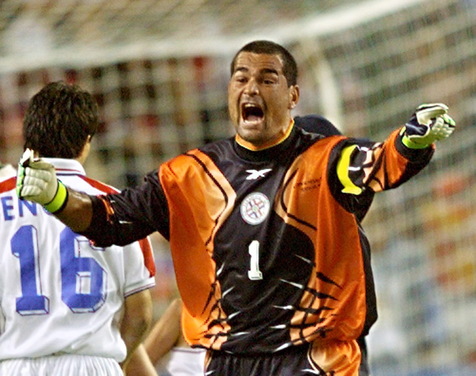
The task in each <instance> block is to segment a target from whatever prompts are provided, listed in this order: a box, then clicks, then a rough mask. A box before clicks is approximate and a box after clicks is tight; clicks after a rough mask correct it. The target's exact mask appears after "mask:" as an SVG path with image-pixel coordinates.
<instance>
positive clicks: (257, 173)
mask: <svg viewBox="0 0 476 376" xmlns="http://www.w3.org/2000/svg"><path fill="white" fill-rule="evenodd" d="M270 171H271V169H270V168H265V169H263V170H246V172H247V173H248V174H249V175H248V176H247V177H246V180H256V179H258V178H264V176H265V175H266V174H267V173H268V172H270Z"/></svg>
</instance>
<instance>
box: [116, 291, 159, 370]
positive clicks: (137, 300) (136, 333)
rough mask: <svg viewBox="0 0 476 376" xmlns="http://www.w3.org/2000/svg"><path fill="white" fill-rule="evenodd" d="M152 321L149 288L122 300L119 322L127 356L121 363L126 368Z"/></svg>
mask: <svg viewBox="0 0 476 376" xmlns="http://www.w3.org/2000/svg"><path fill="white" fill-rule="evenodd" d="M151 323H152V297H151V294H150V290H149V289H146V290H142V291H140V292H137V293H135V294H132V295H129V296H128V297H127V298H126V299H125V302H124V315H123V318H122V322H121V337H122V339H123V340H124V342H125V343H126V347H127V357H126V359H125V360H124V362H123V363H122V364H121V366H122V368H123V369H126V368H127V365H128V362H129V359H130V358H131V356H132V354H133V353H134V352H135V350H136V349H137V347H138V346H139V345H140V344H141V342H142V341H143V339H144V338H145V335H146V333H147V330H148V329H149V327H150V325H151Z"/></svg>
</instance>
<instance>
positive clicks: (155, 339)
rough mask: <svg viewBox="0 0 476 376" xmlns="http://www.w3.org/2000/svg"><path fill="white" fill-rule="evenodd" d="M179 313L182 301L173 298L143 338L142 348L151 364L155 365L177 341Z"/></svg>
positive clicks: (179, 321)
mask: <svg viewBox="0 0 476 376" xmlns="http://www.w3.org/2000/svg"><path fill="white" fill-rule="evenodd" d="M181 314H182V301H181V300H180V299H175V300H173V301H172V303H170V305H169V306H168V307H167V309H166V310H165V312H164V314H163V315H162V316H161V317H160V319H159V320H158V321H157V322H156V323H155V324H154V326H153V327H152V330H151V331H150V333H149V334H148V335H147V337H146V339H145V340H144V348H145V350H146V351H147V354H148V355H149V358H150V360H151V361H152V364H154V365H157V363H158V362H159V360H160V359H161V358H162V357H163V356H164V355H165V354H167V353H168V352H169V351H170V350H171V349H172V348H173V347H174V346H175V345H176V344H177V343H178V342H179V340H180V336H181V335H182V334H181V333H182V331H181Z"/></svg>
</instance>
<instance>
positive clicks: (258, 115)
mask: <svg viewBox="0 0 476 376" xmlns="http://www.w3.org/2000/svg"><path fill="white" fill-rule="evenodd" d="M241 117H242V118H243V121H244V122H246V123H255V122H258V121H261V120H262V119H263V118H264V111H263V109H262V108H261V107H260V106H259V105H257V104H255V103H245V104H243V105H242V106H241Z"/></svg>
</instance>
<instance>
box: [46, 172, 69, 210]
mask: <svg viewBox="0 0 476 376" xmlns="http://www.w3.org/2000/svg"><path fill="white" fill-rule="evenodd" d="M67 199H68V189H67V188H66V186H65V185H64V184H63V183H62V182H61V181H59V180H58V188H57V189H56V194H55V197H53V200H51V201H50V202H49V203H47V204H45V205H43V207H44V208H45V209H46V210H48V211H49V212H50V213H52V214H54V213H56V212H57V211H59V210H61V209H62V208H63V206H64V204H65V203H66V201H67Z"/></svg>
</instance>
